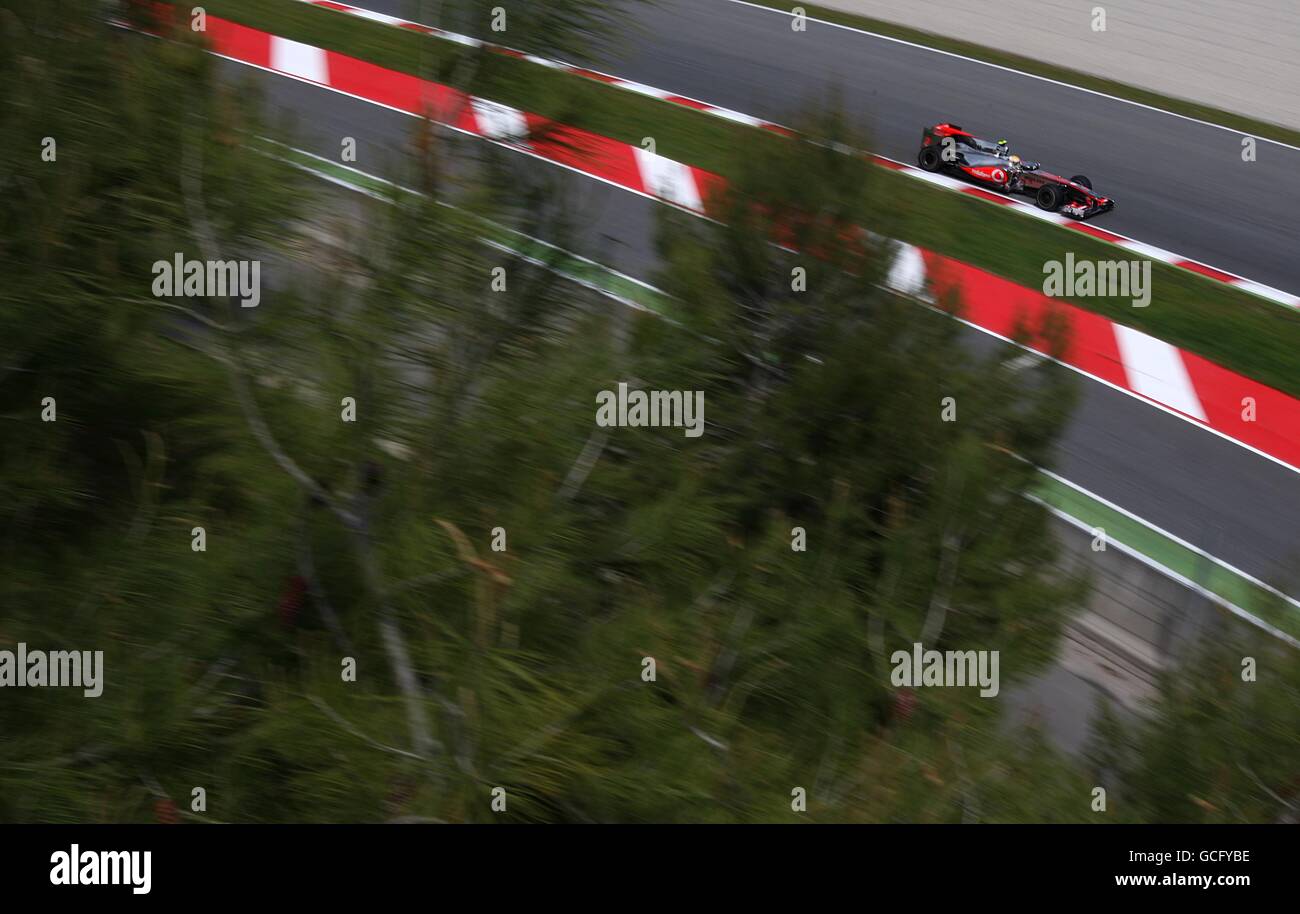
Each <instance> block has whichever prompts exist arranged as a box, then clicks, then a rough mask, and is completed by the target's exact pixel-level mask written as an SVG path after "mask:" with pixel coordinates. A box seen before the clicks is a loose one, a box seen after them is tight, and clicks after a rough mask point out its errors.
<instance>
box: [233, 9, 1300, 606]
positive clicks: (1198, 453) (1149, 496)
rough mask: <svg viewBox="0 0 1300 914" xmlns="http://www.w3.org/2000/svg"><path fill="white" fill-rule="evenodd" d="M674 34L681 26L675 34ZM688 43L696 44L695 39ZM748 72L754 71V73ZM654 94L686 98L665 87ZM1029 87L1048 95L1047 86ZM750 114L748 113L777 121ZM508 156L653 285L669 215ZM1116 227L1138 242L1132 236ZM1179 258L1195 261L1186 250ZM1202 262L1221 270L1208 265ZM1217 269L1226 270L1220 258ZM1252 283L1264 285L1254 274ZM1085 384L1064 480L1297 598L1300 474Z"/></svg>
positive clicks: (287, 119) (353, 111) (314, 93)
mask: <svg viewBox="0 0 1300 914" xmlns="http://www.w3.org/2000/svg"><path fill="white" fill-rule="evenodd" d="M370 5H371V6H372V7H373V8H376V9H379V8H382V7H385V6H386V4H384V3H381V2H378V0H371V2H370ZM701 5H702V6H703V7H706V8H709V9H710V10H711V9H712V8H713V7H715V6H716V7H718V8H719V9H721V10H722V11H723V12H726V11H727V10H728V9H729V8H731V7H733V6H734V5H733V4H730V3H725V2H724V3H716V4H715V3H711V2H706V3H702V4H701ZM387 6H388V7H390V8H389V9H385V10H384V11H388V12H394V13H396V12H397V10H396V6H397V4H395V3H394V4H387ZM737 8H738V9H744V8H743V7H737ZM784 27H785V28H788V26H784ZM681 29H682V27H681V25H680V23H679V24H678V28H677V29H676V30H674V34H679V30H681ZM685 31H689V30H685ZM692 37H693V38H698V37H699V36H698V33H692ZM700 52H701V53H703V54H705V56H706V57H709V56H710V55H712V60H713V62H714V63H717V62H718V60H719V59H720V58H721V59H723V61H724V62H723V64H722V65H721V66H722V70H723V71H725V69H726V63H725V53H726V52H725V51H722V50H718V49H714V50H712V51H705V50H704V49H703V48H701V49H700ZM749 66H750V67H751V69H752V68H753V64H749ZM223 67H225V68H226V69H227V71H228V72H229V73H230V74H231V77H232V78H245V79H252V80H255V81H256V82H258V83H260V84H262V85H263V86H264V90H265V92H266V98H267V101H268V103H269V105H270V107H271V110H272V112H273V113H274V114H275V116H276V119H277V120H278V121H279V123H280V126H281V127H282V128H285V129H287V130H289V131H291V132H292V133H293V134H295V142H296V144H297V145H299V146H300V147H302V148H304V149H307V150H308V151H311V152H314V153H316V154H318V155H322V156H326V157H328V158H331V159H335V160H337V158H338V153H339V148H340V146H339V144H340V141H341V138H342V137H345V136H348V137H354V138H355V139H356V141H357V146H358V161H357V163H356V165H357V167H360V168H362V169H363V170H366V171H371V172H373V173H377V174H381V175H397V174H398V173H399V172H397V171H395V169H398V168H400V166H401V163H402V161H403V159H404V157H405V150H406V149H407V147H408V145H409V138H410V135H411V130H412V127H413V126H414V123H415V121H414V120H413V119H412V118H410V117H409V116H407V115H404V114H401V113H398V112H394V111H389V110H387V109H384V108H381V107H378V106H376V105H373V104H370V103H368V102H364V101H361V100H357V99H352V98H348V97H346V96H342V95H339V94H337V93H334V92H331V91H329V90H327V89H323V88H319V87H316V86H311V85H307V84H304V83H301V82H298V81H295V80H292V79H288V78H285V77H281V76H277V75H274V74H269V73H265V72H262V71H257V70H254V69H252V68H248V67H243V66H240V65H238V64H233V63H224V64H223ZM610 69H616V68H614V67H610ZM619 72H620V73H622V74H623V75H629V76H633V77H634V78H639V79H648V77H647V75H646V74H635V73H628V72H627V70H626V68H623V69H621V70H619ZM661 87H663V88H671V89H674V90H675V91H683V92H687V91H688V89H687V88H683V87H681V86H663V85H662V83H661ZM1036 87H1037V88H1045V89H1052V87H1051V86H1050V85H1048V84H1037V86H1036ZM690 94H697V95H703V96H705V97H709V98H710V100H711V101H718V102H720V103H723V104H728V105H733V106H736V107H739V108H742V109H745V108H746V107H747V106H746V105H744V104H741V102H743V101H744V100H743V99H741V100H737V99H725V98H718V97H716V94H715V95H714V96H709V95H708V93H703V92H691V93H690ZM748 107H749V110H750V111H751V113H755V114H760V115H763V116H771V114H772V112H769V111H761V110H754V109H753V106H748ZM1133 110H1134V111H1137V112H1141V110H1142V109H1133ZM1145 114H1146V115H1148V116H1152V117H1163V116H1162V115H1156V114H1155V113H1154V112H1145ZM968 120H969V119H968ZM966 126H971V125H970V124H967V125H966ZM1202 129H1209V128H1202ZM459 144H460V145H463V146H464V148H465V149H466V150H467V151H469V150H471V149H481V148H482V146H483V141H481V140H477V139H471V138H466V139H464V140H461V141H459ZM1263 148H1264V147H1263V146H1262V145H1261V149H1263ZM504 155H506V156H507V160H508V161H510V162H512V163H513V166H512V167H514V168H516V169H517V170H518V173H519V186H520V187H522V186H525V185H526V184H527V183H536V182H538V181H543V180H544V181H548V182H551V183H553V184H554V185H555V186H556V187H557V189H558V190H559V192H560V193H561V194H563V196H564V199H565V200H566V201H567V203H568V207H569V210H570V212H571V213H572V218H573V222H574V224H575V225H576V226H577V232H576V235H575V236H574V237H572V238H565V239H552V240H562V241H563V242H564V243H565V244H566V245H567V246H568V247H570V248H571V249H573V250H575V251H576V252H578V253H581V254H583V255H585V256H588V257H592V258H594V259H597V260H600V261H601V262H603V263H606V264H608V265H610V266H613V267H615V268H616V269H619V270H622V271H624V272H627V273H629V274H631V275H634V276H637V277H639V278H643V279H647V280H651V281H653V280H654V279H655V274H656V272H657V271H658V270H659V269H660V264H659V261H658V258H657V256H656V254H655V251H654V243H653V240H654V231H655V226H656V224H657V221H658V217H659V215H660V213H661V211H662V210H663V209H664V207H663V206H662V205H661V204H658V203H656V202H654V201H651V200H649V199H646V198H643V197H639V196H637V195H635V194H631V193H629V192H627V191H624V190H621V189H618V188H614V187H611V186H609V185H605V184H603V183H601V182H598V181H595V180H592V179H590V178H587V177H585V176H582V175H579V174H576V173H574V172H571V171H568V170H565V169H562V168H560V167H558V166H555V165H552V164H549V163H544V162H540V161H538V160H535V159H531V158H528V157H526V156H523V155H519V154H516V153H505V154H504ZM1296 155H1300V153H1297V154H1296ZM1297 161H1298V162H1300V160H1297ZM1256 164H1258V163H1256ZM1108 224H1112V223H1108ZM1114 227H1115V228H1117V229H1121V230H1124V231H1126V233H1127V232H1129V231H1132V232H1134V233H1135V234H1136V233H1137V230H1136V229H1133V228H1132V227H1131V226H1129V227H1121V226H1118V225H1116V226H1114ZM1144 240H1149V241H1152V242H1153V243H1160V244H1166V245H1169V246H1170V247H1175V246H1176V242H1175V241H1173V240H1169V239H1159V238H1152V237H1150V236H1145V239H1144ZM1181 252H1182V253H1186V254H1189V255H1190V256H1198V254H1197V253H1196V252H1193V251H1190V250H1187V249H1186V248H1183V249H1182V250H1181ZM1199 256H1205V259H1207V260H1210V261H1211V262H1216V261H1215V260H1214V258H1211V257H1209V256H1208V255H1205V254H1201V255H1199ZM1217 263H1219V264H1220V265H1223V266H1231V265H1230V264H1227V263H1226V262H1224V260H1223V259H1222V258H1220V259H1219V260H1218V261H1217ZM1254 278H1260V279H1262V280H1264V281H1267V277H1262V276H1260V275H1259V274H1255V276H1254ZM969 336H970V339H971V344H972V346H975V347H978V348H981V349H984V348H987V347H990V346H998V345H1003V344H1001V343H998V342H997V341H995V340H993V339H992V338H990V337H988V336H986V335H984V334H981V333H979V332H978V331H974V330H971V331H969ZM1080 386H1081V397H1080V402H1079V405H1078V407H1077V409H1076V412H1075V415H1074V417H1073V420H1072V422H1071V424H1070V426H1069V427H1068V429H1067V430H1066V432H1065V434H1064V435H1063V436H1062V438H1061V440H1060V442H1059V444H1058V450H1057V459H1056V466H1055V469H1056V470H1057V471H1058V472H1059V473H1061V474H1062V475H1064V476H1065V477H1066V478H1068V479H1070V480H1072V481H1074V482H1076V483H1078V484H1079V485H1081V486H1084V487H1085V488H1088V489H1090V490H1092V491H1093V492H1095V493H1096V494H1098V495H1101V496H1102V497H1104V498H1106V499H1108V500H1110V501H1112V502H1115V503H1116V504H1118V505H1120V506H1122V507H1124V508H1126V509H1127V510H1129V511H1132V512H1133V513H1135V514H1137V515H1139V516H1140V517H1143V518H1146V519H1147V520H1148V521H1150V522H1152V523H1154V524H1157V525H1158V526H1160V527H1163V528H1164V529H1165V530H1167V531H1169V532H1170V533H1173V534H1174V535H1176V536H1179V537H1181V538H1183V539H1185V540H1187V541H1189V542H1191V543H1193V544H1194V545H1197V546H1199V547H1201V548H1202V549H1205V550H1206V551H1207V552H1209V553H1211V554H1212V555H1216V556H1218V557H1220V558H1221V559H1223V560H1224V561H1227V562H1229V563H1231V564H1233V565H1235V566H1236V567H1237V568H1239V569H1241V570H1243V571H1246V572H1247V573H1250V574H1253V575H1255V576H1257V577H1259V578H1261V579H1263V580H1265V581H1268V582H1270V583H1273V584H1274V585H1275V586H1278V587H1280V588H1281V589H1283V590H1284V591H1286V592H1288V593H1290V594H1292V595H1296V596H1300V535H1298V534H1300V474H1297V473H1295V472H1293V471H1290V470H1288V469H1285V468H1283V467H1281V466H1278V465H1277V464H1275V463H1273V462H1271V461H1268V460H1266V459H1264V458H1261V457H1258V456H1256V455H1254V454H1252V453H1251V452H1249V451H1247V450H1245V449H1243V448H1241V447H1239V446H1237V445H1235V444H1233V443H1232V442H1229V441H1225V440H1223V439H1221V438H1218V437H1217V436H1215V435H1212V434H1210V433H1208V432H1206V431H1204V430H1202V429H1200V428H1198V427H1196V426H1193V425H1191V424H1189V423H1187V422H1185V421H1183V420H1181V419H1178V418H1175V417H1174V416H1171V415H1168V414H1166V413H1164V412H1162V411H1160V410H1158V409H1156V408H1154V407H1152V406H1150V405H1148V404H1146V403H1145V402H1142V401H1139V400H1137V399H1134V398H1133V397H1131V396H1128V395H1126V394H1123V393H1120V392H1118V391H1115V390H1112V389H1111V388H1108V387H1105V386H1104V385H1101V384H1099V383H1095V382H1091V381H1088V380H1085V379H1081V381H1080Z"/></svg>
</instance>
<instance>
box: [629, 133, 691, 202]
mask: <svg viewBox="0 0 1300 914" xmlns="http://www.w3.org/2000/svg"><path fill="white" fill-rule="evenodd" d="M632 151H633V152H634V153H635V154H636V164H637V167H638V168H640V169H641V180H642V182H643V183H644V184H645V187H646V190H648V191H650V192H651V193H652V194H654V195H655V196H656V197H663V198H664V199H665V200H671V201H672V202H673V203H676V204H677V205H678V206H683V207H685V208H686V209H689V210H692V211H696V212H698V211H700V210H703V209H704V204H703V202H702V201H701V200H700V189H699V187H697V186H696V184H695V175H694V174H693V173H692V172H691V168H690V166H689V165H683V164H682V163H681V162H674V161H673V160H672V159H666V158H664V157H663V156H661V155H659V154H658V153H654V152H651V151H650V150H649V149H645V148H644V147H641V146H633V147H632Z"/></svg>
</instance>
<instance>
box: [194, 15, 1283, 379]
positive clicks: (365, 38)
mask: <svg viewBox="0 0 1300 914" xmlns="http://www.w3.org/2000/svg"><path fill="white" fill-rule="evenodd" d="M206 7H207V11H208V12H209V13H210V14H211V15H214V16H220V17H222V18H228V19H231V20H233V21H236V22H241V23H244V24H245V25H249V26H252V27H255V28H259V29H262V30H265V31H267V32H271V33H273V34H276V35H281V36H283V37H286V38H292V39H294V40H297V41H302V42H305V43H308V44H313V45H316V46H318V47H324V48H328V49H330V50H334V51H338V52H340V53H345V54H348V55H351V56H353V57H358V58H362V59H365V60H368V61H370V62H372V63H375V64H378V65H380V66H384V67H388V68H390V69H394V70H399V71H401V72H406V73H413V74H417V75H420V76H424V77H426V78H430V79H439V78H445V77H446V74H449V73H451V72H452V70H453V69H454V68H455V67H456V65H457V63H459V62H460V61H462V60H463V59H464V57H465V55H478V57H479V60H478V61H477V66H476V68H475V69H474V73H475V79H474V84H473V85H472V87H470V88H471V91H472V92H473V93H474V94H476V95H480V96H483V97H485V98H489V99H492V100H494V101H498V102H501V103H503V104H507V105H511V106H513V107H517V108H522V109H525V110H528V111H531V112H534V113H536V114H539V115H542V116H545V117H549V118H553V119H554V120H557V121H560V122H563V123H566V124H570V125H573V126H577V127H582V128H585V129H587V130H591V131H593V132H595V133H599V134H602V135H604V136H608V137H612V138H614V139H617V140H622V141H624V142H627V143H630V144H633V145H639V144H640V143H641V140H642V139H643V138H645V137H654V139H655V143H656V148H657V151H658V152H659V154H660V155H664V156H667V157H669V158H671V159H675V160H677V161H680V162H686V163H689V164H692V165H696V166H698V167H700V168H705V169H708V170H709V171H714V172H718V173H720V174H724V175H725V174H726V173H727V172H728V171H729V170H730V169H731V168H732V166H733V163H734V162H735V161H736V155H737V150H740V149H746V148H752V147H753V146H754V144H763V143H784V142H789V141H788V140H785V139H782V138H780V137H778V136H775V135H773V134H770V133H767V132H765V131H762V130H758V129H755V128H750V127H745V126H742V125H739V124H734V123H731V122H728V121H725V120H722V119H720V118H717V117H714V116H711V115H708V114H705V113H702V112H699V111H694V110H692V109H689V108H683V107H680V106H677V105H672V104H669V103H667V102H663V101H660V100H658V99H654V98H649V97H646V96H642V95H637V94H635V93H632V92H628V91H626V90H623V89H619V88H616V87H612V86H607V85H604V84H602V83H598V82H594V81H592V80H587V79H583V78H581V77H577V76H572V75H569V74H566V73H563V72H560V71H557V70H552V69H549V68H546V67H542V66H539V65H537V64H533V63H529V62H528V61H525V60H519V59H516V58H512V57H507V56H504V55H500V54H495V53H492V52H489V51H482V50H475V49H471V48H467V47H465V46H463V45H458V44H454V43H452V42H448V41H445V40H442V39H438V38H432V37H429V36H426V35H421V34H418V33H416V32H411V31H407V30H403V29H398V28H393V27H391V26H387V25H384V24H381V23H375V22H369V21H366V20H363V19H357V18H355V17H351V16H346V15H341V14H339V13H336V12H333V11H331V10H327V9H322V8H319V7H314V6H309V5H307V4H304V3H299V2H297V0H208V3H207V4H206ZM810 9H811V8H810ZM862 167H863V168H870V169H872V171H873V175H872V178H873V180H875V181H876V182H877V188H878V190H879V192H880V194H881V199H882V201H888V205H882V207H881V218H880V221H879V222H878V224H876V225H872V226H870V228H872V229H873V230H876V231H878V232H881V233H882V234H885V235H889V236H891V237H894V238H897V239H899V240H902V241H908V242H911V243H913V244H917V245H921V246H924V247H926V248H929V249H930V250H933V251H936V252H938V253H941V254H946V255H948V256H950V257H954V258H957V259H959V260H962V261H964V262H966V263H969V264H972V265H974V266H977V267H980V268H981V269H984V270H987V271H989V272H991V273H995V274H997V275H999V276H1003V277H1005V278H1007V279H1010V280H1012V281H1013V282H1016V283H1018V284H1021V285H1024V286H1027V287H1029V288H1041V286H1042V282H1043V265H1044V264H1045V263H1046V262H1048V261H1053V260H1056V261H1060V260H1064V258H1065V254H1066V253H1067V252H1073V254H1074V256H1075V258H1076V260H1080V259H1089V260H1112V259H1116V258H1117V257H1122V258H1123V259H1128V258H1130V257H1132V256H1133V255H1132V254H1130V253H1128V252H1125V253H1124V254H1122V255H1121V254H1117V251H1116V248H1115V247H1114V246H1113V245H1109V244H1107V243H1105V242H1102V241H1098V240H1096V239H1093V238H1089V237H1088V236H1085V235H1083V234H1081V233H1079V232H1075V231H1072V230H1070V229H1067V228H1061V227H1059V226H1054V225H1050V224H1047V223H1040V222H1038V221H1036V220H1032V219H1027V218H1025V217H1024V216H1023V215H1021V214H1019V213H1016V212H1014V211H1010V210H1008V209H1004V208H1002V207H1000V206H995V205H992V204H989V203H986V202H984V201H981V200H977V199H974V198H972V197H969V196H965V195H961V194H955V193H952V192H951V191H948V190H944V189H941V188H935V187H930V186H928V185H925V184H922V183H921V182H919V181H917V180H915V179H914V178H911V177H908V176H907V175H903V174H898V173H895V172H891V171H887V170H884V169H878V168H873V167H872V166H870V165H868V164H867V163H866V162H865V161H864V163H863V166H862ZM1152 288H1153V296H1152V303H1151V305H1150V306H1149V307H1147V308H1134V307H1132V305H1131V303H1130V302H1128V301H1125V300H1122V299H1111V298H1084V299H1068V300H1069V301H1071V302H1072V303H1073V304H1076V305H1078V306H1080V307H1082V308H1085V309H1087V310H1090V311H1094V312H1097V313H1100V314H1103V315H1105V316H1107V317H1109V318H1112V319H1113V320H1116V321H1119V322H1121V323H1124V324H1126V325H1128V326H1131V327H1134V328H1136V329H1139V330H1142V331H1144V332H1146V333H1149V334H1151V335H1152V336H1155V337H1158V338H1159V339H1162V340H1164V341H1166V342H1169V343H1172V344H1174V345H1176V346H1179V347H1181V348H1184V349H1188V350H1190V351H1192V352H1196V353H1198V354H1200V355H1202V356H1205V357H1206V358H1208V359H1210V360H1212V361H1215V362H1217V363H1219V364H1220V365H1223V366H1224V367H1227V368H1230V369H1232V370H1234V371H1237V372H1239V373H1241V374H1244V375H1247V376H1249V377H1252V378H1255V379H1256V380H1258V381H1261V382H1262V383H1265V384H1268V385H1270V386H1272V387H1275V388H1277V389H1279V390H1282V391H1285V392H1287V393H1289V394H1291V395H1292V396H1297V397H1300V314H1298V313H1296V312H1294V311H1291V310H1289V309H1286V308H1284V307H1282V306H1279V305H1277V304H1274V303H1272V302H1268V301H1265V300H1263V299H1260V298H1257V297H1255V296H1253V295H1250V294H1249V293H1245V292H1241V291H1238V290H1235V289H1232V288H1230V287H1228V286H1224V285H1221V284H1219V283H1217V282H1215V281H1213V280H1209V279H1206V278H1203V277H1200V276H1197V275H1195V274H1193V273H1189V272H1188V271H1185V270H1181V269H1178V268H1175V267H1171V266H1169V265H1167V264H1162V263H1159V262H1156V263H1153V265H1152Z"/></svg>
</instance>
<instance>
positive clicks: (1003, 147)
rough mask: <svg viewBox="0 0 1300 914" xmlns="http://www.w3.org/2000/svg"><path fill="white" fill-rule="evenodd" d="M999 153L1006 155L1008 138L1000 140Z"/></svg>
mask: <svg viewBox="0 0 1300 914" xmlns="http://www.w3.org/2000/svg"><path fill="white" fill-rule="evenodd" d="M998 153H999V154H1001V155H1006V153H1007V141H1006V140H998Z"/></svg>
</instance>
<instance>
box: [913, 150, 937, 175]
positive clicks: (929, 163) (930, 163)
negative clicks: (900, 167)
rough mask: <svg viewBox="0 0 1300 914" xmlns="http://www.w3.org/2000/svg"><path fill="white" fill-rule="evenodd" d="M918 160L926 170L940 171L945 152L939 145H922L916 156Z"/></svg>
mask: <svg viewBox="0 0 1300 914" xmlns="http://www.w3.org/2000/svg"><path fill="white" fill-rule="evenodd" d="M916 162H917V164H918V165H920V166H921V167H922V168H924V169H925V170H926V171H938V170H939V168H940V167H941V166H942V165H943V153H941V152H940V151H939V147H938V146H922V147H921V151H920V152H919V153H918V154H917V156H916Z"/></svg>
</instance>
